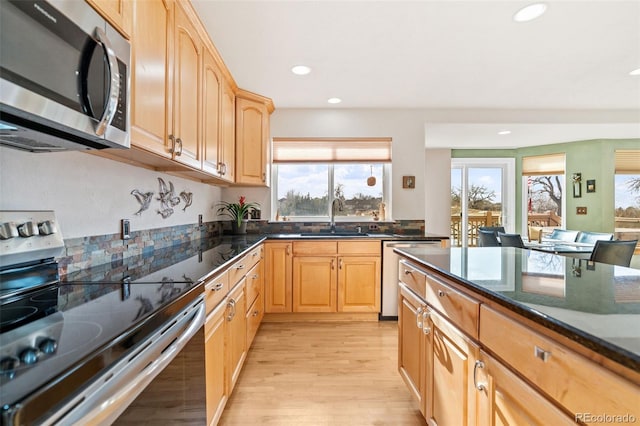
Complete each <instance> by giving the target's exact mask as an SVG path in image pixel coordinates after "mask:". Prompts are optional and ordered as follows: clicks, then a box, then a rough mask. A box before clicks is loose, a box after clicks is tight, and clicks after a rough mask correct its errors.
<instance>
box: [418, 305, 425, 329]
mask: <svg viewBox="0 0 640 426" xmlns="http://www.w3.org/2000/svg"><path fill="white" fill-rule="evenodd" d="M423 312H424V306H420V307H419V308H418V309H417V310H416V327H418V328H420V329H422V313H423Z"/></svg>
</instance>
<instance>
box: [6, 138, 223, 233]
mask: <svg viewBox="0 0 640 426" xmlns="http://www.w3.org/2000/svg"><path fill="white" fill-rule="evenodd" d="M158 177H161V178H163V179H164V181H165V182H166V183H167V185H168V184H169V181H171V182H173V184H174V187H175V192H176V193H177V194H179V193H180V192H181V191H183V190H187V191H190V192H192V193H193V204H192V205H191V206H190V207H188V208H187V209H186V211H182V208H183V207H184V203H183V202H181V203H180V204H179V205H178V206H176V207H175V208H174V213H173V215H171V216H170V217H168V218H167V219H162V217H161V216H160V215H159V214H157V212H156V210H157V209H158V208H159V206H160V202H159V201H157V200H155V198H156V197H157V195H158V179H157V178H158ZM133 189H139V190H140V191H144V192H147V191H153V192H154V193H155V194H154V200H153V201H152V203H151V205H150V207H149V209H148V210H146V211H144V212H143V213H142V214H141V215H140V216H135V215H134V213H135V212H136V211H138V208H139V204H138V202H137V201H136V199H135V198H134V197H133V195H131V191H132V190H133ZM219 200H220V188H218V187H214V186H211V185H205V184H202V183H199V182H195V181H191V180H188V179H182V178H179V177H175V176H171V175H167V174H164V173H158V172H154V171H150V170H146V169H142V168H139V167H133V166H130V165H127V164H124V163H119V162H116V161H112V160H107V159H104V158H101V157H97V156H95V155H91V154H87V153H82V152H61V153H43V154H32V153H27V152H22V151H18V150H13V149H9V148H0V210H54V211H55V212H56V217H57V219H58V225H59V227H60V230H61V232H62V236H63V237H64V238H76V237H82V236H90V235H102V234H113V233H119V232H120V219H130V220H131V230H132V231H137V230H141V229H152V228H160V227H166V226H176V225H184V224H189V223H197V221H198V214H202V215H203V219H204V220H205V222H206V221H212V220H216V219H217V216H216V214H215V207H216V204H217V203H218V202H219Z"/></svg>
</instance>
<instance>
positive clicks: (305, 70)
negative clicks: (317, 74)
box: [291, 65, 311, 75]
mask: <svg viewBox="0 0 640 426" xmlns="http://www.w3.org/2000/svg"><path fill="white" fill-rule="evenodd" d="M291 72H292V73H294V74H295V75H307V74H309V73H310V72H311V68H309V67H308V66H306V65H296V66H295V67H293V68H291Z"/></svg>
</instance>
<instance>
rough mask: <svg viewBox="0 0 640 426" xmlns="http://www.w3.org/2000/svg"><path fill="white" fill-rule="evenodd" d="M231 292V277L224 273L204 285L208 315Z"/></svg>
mask: <svg viewBox="0 0 640 426" xmlns="http://www.w3.org/2000/svg"><path fill="white" fill-rule="evenodd" d="M228 292H229V275H228V274H227V272H223V273H222V274H220V275H216V276H215V277H213V278H210V279H209V280H207V282H205V283H204V303H205V306H206V309H207V313H209V312H211V311H212V310H213V309H214V308H215V307H216V305H217V304H218V303H220V301H221V300H222V299H224V297H225V296H226V295H227V293H228Z"/></svg>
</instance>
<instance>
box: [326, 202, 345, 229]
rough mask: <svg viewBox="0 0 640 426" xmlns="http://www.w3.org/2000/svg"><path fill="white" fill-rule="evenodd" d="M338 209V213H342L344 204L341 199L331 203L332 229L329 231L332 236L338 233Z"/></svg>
mask: <svg viewBox="0 0 640 426" xmlns="http://www.w3.org/2000/svg"><path fill="white" fill-rule="evenodd" d="M336 208H337V209H338V211H342V209H343V208H344V203H343V202H342V200H341V199H340V198H334V199H333V201H332V202H331V215H330V216H331V217H330V219H331V227H330V229H329V232H331V233H332V234H335V232H336Z"/></svg>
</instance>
